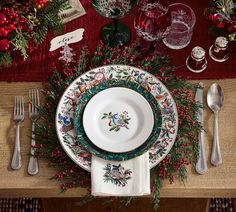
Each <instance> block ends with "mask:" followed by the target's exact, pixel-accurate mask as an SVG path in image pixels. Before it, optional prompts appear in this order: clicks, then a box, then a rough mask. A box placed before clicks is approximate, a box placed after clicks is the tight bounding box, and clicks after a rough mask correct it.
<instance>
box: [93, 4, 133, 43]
mask: <svg viewBox="0 0 236 212" xmlns="http://www.w3.org/2000/svg"><path fill="white" fill-rule="evenodd" d="M91 2H92V6H93V8H94V9H95V10H96V11H97V12H98V13H99V14H100V15H102V16H104V17H107V18H112V19H113V22H109V23H108V24H106V25H105V26H104V27H103V29H102V32H101V36H102V40H103V42H104V43H105V44H108V45H109V46H113V47H114V46H123V45H124V44H126V43H128V42H129V40H130V30H129V28H128V27H127V26H126V25H125V24H123V23H121V22H118V19H119V18H122V17H124V16H126V15H128V14H129V12H130V11H131V9H132V8H133V7H134V6H135V5H136V4H137V0H92V1H91Z"/></svg>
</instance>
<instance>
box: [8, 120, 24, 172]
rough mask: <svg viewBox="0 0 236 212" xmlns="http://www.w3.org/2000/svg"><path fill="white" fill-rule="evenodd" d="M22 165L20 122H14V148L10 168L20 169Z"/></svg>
mask: <svg viewBox="0 0 236 212" xmlns="http://www.w3.org/2000/svg"><path fill="white" fill-rule="evenodd" d="M21 166H22V162H21V153H20V122H16V141H15V148H14V153H13V157H12V161H11V168H12V169H16V170H17V169H20V167H21Z"/></svg>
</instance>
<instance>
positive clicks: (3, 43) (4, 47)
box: [0, 39, 11, 52]
mask: <svg viewBox="0 0 236 212" xmlns="http://www.w3.org/2000/svg"><path fill="white" fill-rule="evenodd" d="M10 48H11V44H10V42H9V40H8V39H3V40H0V51H1V52H7V51H8V50H9V49H10Z"/></svg>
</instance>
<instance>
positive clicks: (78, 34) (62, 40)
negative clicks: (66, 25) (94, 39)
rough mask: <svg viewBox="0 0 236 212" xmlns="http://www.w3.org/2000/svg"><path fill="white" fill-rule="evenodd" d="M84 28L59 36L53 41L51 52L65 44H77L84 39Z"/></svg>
mask: <svg viewBox="0 0 236 212" xmlns="http://www.w3.org/2000/svg"><path fill="white" fill-rule="evenodd" d="M83 33H84V28H80V29H77V30H75V31H72V32H68V33H66V34H64V35H61V36H57V37H55V38H53V39H52V40H51V47H50V49H49V51H51V52H52V51H54V50H56V49H58V48H60V47H62V46H64V45H65V44H70V43H76V42H79V41H81V40H82V39H83Z"/></svg>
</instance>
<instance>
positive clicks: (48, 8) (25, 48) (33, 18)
mask: <svg viewBox="0 0 236 212" xmlns="http://www.w3.org/2000/svg"><path fill="white" fill-rule="evenodd" d="M4 7H7V8H10V9H13V8H14V10H15V11H16V13H17V14H18V15H19V17H22V18H24V19H25V20H26V24H25V26H24V27H25V28H27V29H24V27H22V26H20V27H19V28H16V29H15V30H14V31H12V32H11V33H10V34H9V35H8V37H6V38H7V39H8V40H9V41H10V43H11V44H12V49H11V50H10V51H7V52H0V66H3V67H4V66H5V67H7V66H10V65H11V62H12V60H13V59H14V58H13V55H12V52H14V51H19V52H20V53H21V55H22V57H23V59H24V60H25V59H26V58H27V57H28V52H29V51H30V48H32V46H36V45H37V44H40V43H42V42H43V41H44V40H45V38H46V36H47V34H48V31H49V30H50V29H52V30H54V31H55V32H56V34H59V33H62V32H63V24H62V21H61V18H60V17H59V15H58V14H59V12H61V11H63V10H64V9H66V8H67V7H68V1H67V0H52V1H48V2H47V3H46V5H45V7H42V8H37V7H36V6H35V5H34V3H33V1H28V2H27V1H24V2H18V1H16V2H15V1H3V2H0V10H1V9H2V8H4ZM29 43H30V44H32V46H30V45H29Z"/></svg>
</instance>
